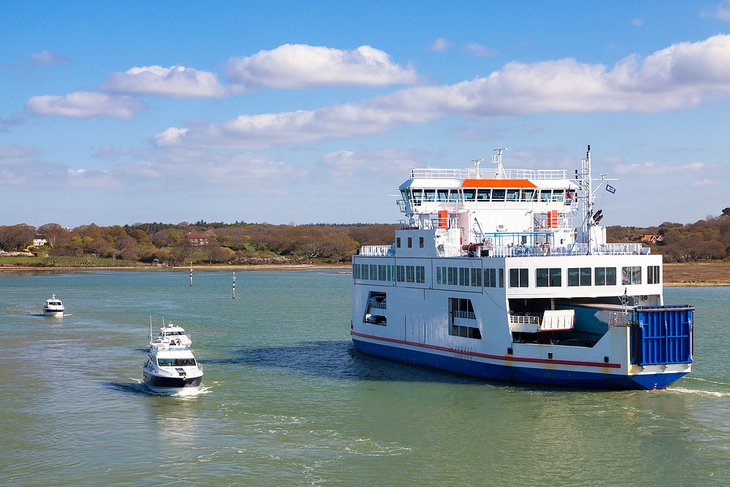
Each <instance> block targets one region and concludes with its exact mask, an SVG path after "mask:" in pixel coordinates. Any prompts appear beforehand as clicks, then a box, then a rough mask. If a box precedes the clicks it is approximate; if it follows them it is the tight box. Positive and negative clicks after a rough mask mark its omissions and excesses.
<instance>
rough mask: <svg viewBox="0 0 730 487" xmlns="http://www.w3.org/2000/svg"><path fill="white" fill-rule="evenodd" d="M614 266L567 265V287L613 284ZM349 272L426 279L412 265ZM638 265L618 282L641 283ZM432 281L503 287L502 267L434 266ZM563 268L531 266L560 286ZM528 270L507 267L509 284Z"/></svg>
mask: <svg viewBox="0 0 730 487" xmlns="http://www.w3.org/2000/svg"><path fill="white" fill-rule="evenodd" d="M616 271H617V269H616V267H596V268H591V267H569V268H568V269H567V278H568V282H567V284H568V286H569V287H577V286H591V285H593V286H615V285H616V277H617V274H616ZM352 275H353V277H354V278H355V279H363V280H368V281H385V282H391V281H396V282H414V283H417V284H424V283H425V282H426V268H425V267H424V266H412V265H407V266H403V265H399V266H393V265H386V264H353V266H352ZM641 283H642V268H641V266H628V267H622V268H621V284H622V285H630V284H641ZM659 283H660V270H659V266H648V267H647V284H659ZM436 284H439V285H448V286H465V287H482V286H484V287H497V286H499V287H504V270H503V269H491V268H487V269H483V270H482V269H476V268H468V267H441V266H439V267H436ZM562 285H563V269H562V268H560V267H549V268H548V267H541V268H538V269H535V286H536V287H561V286H562ZM529 286H530V278H529V269H524V268H516V269H510V270H509V287H529Z"/></svg>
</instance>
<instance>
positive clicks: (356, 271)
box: [352, 264, 360, 279]
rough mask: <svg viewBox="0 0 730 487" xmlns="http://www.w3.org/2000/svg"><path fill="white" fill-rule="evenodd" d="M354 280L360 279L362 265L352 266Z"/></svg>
mask: <svg viewBox="0 0 730 487" xmlns="http://www.w3.org/2000/svg"><path fill="white" fill-rule="evenodd" d="M352 278H353V279H360V264H352Z"/></svg>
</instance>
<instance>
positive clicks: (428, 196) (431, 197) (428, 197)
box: [423, 189, 436, 201]
mask: <svg viewBox="0 0 730 487" xmlns="http://www.w3.org/2000/svg"><path fill="white" fill-rule="evenodd" d="M423 201H436V190H435V189H424V190H423Z"/></svg>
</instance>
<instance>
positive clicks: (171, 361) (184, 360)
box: [157, 357, 195, 367]
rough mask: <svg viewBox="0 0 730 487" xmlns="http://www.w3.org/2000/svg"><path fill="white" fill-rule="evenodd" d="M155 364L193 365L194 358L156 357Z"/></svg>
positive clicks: (167, 365)
mask: <svg viewBox="0 0 730 487" xmlns="http://www.w3.org/2000/svg"><path fill="white" fill-rule="evenodd" d="M157 365H159V366H160V367H191V366H192V367H194V366H195V359H194V358H192V357H190V358H158V359H157Z"/></svg>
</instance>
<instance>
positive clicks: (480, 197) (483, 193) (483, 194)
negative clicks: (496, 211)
mask: <svg viewBox="0 0 730 487" xmlns="http://www.w3.org/2000/svg"><path fill="white" fill-rule="evenodd" d="M490 194H491V190H490V189H478V190H477V201H489V195H490Z"/></svg>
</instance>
